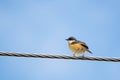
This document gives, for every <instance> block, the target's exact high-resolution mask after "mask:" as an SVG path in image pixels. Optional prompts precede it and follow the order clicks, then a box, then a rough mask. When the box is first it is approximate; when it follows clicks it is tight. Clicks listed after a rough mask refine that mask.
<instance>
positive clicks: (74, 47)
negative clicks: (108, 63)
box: [66, 37, 92, 57]
mask: <svg viewBox="0 0 120 80" xmlns="http://www.w3.org/2000/svg"><path fill="white" fill-rule="evenodd" d="M66 40H67V41H68V46H69V48H70V50H71V51H72V52H73V56H76V54H79V53H80V54H83V55H82V57H84V52H85V51H88V52H89V53H91V54H92V52H91V51H90V50H89V48H88V46H87V45H86V43H84V42H82V41H79V40H77V39H76V38H74V37H69V38H68V39H66Z"/></svg>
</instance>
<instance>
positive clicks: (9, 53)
mask: <svg viewBox="0 0 120 80" xmlns="http://www.w3.org/2000/svg"><path fill="white" fill-rule="evenodd" d="M0 56H15V57H33V58H52V59H71V60H92V61H112V62H120V58H117V57H95V56H85V57H82V56H79V57H74V56H68V55H53V54H35V53H34V54H31V53H18V52H0Z"/></svg>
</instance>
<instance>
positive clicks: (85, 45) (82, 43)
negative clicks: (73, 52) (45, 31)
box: [80, 42, 89, 49]
mask: <svg viewBox="0 0 120 80" xmlns="http://www.w3.org/2000/svg"><path fill="white" fill-rule="evenodd" d="M80 43H81V45H82V46H84V47H85V48H87V49H89V47H88V46H87V44H86V43H84V42H80Z"/></svg>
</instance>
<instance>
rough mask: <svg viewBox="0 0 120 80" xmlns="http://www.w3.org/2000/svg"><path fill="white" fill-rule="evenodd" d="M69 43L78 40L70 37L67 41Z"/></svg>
mask: <svg viewBox="0 0 120 80" xmlns="http://www.w3.org/2000/svg"><path fill="white" fill-rule="evenodd" d="M66 40H67V41H76V40H77V39H76V38H74V37H69V38H68V39H66Z"/></svg>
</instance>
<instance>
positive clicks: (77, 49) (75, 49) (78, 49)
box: [69, 44, 86, 53]
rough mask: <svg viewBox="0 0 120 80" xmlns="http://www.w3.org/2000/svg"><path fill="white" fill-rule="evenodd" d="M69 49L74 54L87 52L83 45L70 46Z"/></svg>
mask: <svg viewBox="0 0 120 80" xmlns="http://www.w3.org/2000/svg"><path fill="white" fill-rule="evenodd" d="M69 48H70V49H71V50H72V51H73V52H74V53H84V52H85V51H86V48H84V47H83V46H82V45H81V44H69Z"/></svg>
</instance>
